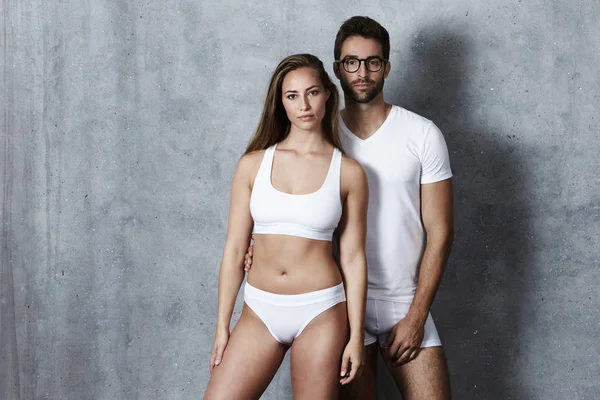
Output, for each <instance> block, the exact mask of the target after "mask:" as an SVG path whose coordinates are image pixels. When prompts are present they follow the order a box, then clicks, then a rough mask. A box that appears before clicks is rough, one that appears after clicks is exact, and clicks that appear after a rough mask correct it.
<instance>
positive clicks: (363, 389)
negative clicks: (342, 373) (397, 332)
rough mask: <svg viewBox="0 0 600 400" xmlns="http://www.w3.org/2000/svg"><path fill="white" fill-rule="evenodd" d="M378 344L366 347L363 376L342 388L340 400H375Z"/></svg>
mask: <svg viewBox="0 0 600 400" xmlns="http://www.w3.org/2000/svg"><path fill="white" fill-rule="evenodd" d="M376 378H377V343H373V344H370V345H368V346H365V365H364V367H363V371H362V374H361V375H360V376H359V377H358V378H355V379H354V381H352V382H350V383H349V384H347V385H344V386H342V388H341V390H340V400H375V398H376V393H375V392H376V389H377V384H376V383H377V379H376Z"/></svg>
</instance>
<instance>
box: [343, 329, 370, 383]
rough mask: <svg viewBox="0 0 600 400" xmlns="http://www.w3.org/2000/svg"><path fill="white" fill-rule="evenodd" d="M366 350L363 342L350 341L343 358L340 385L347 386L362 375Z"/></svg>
mask: <svg viewBox="0 0 600 400" xmlns="http://www.w3.org/2000/svg"><path fill="white" fill-rule="evenodd" d="M364 355H365V348H364V344H363V341H362V340H357V339H350V341H349V342H348V344H347V345H346V348H345V349H344V355H343V356H342V369H341V372H340V376H341V379H340V383H341V384H342V385H346V384H348V383H350V382H352V380H354V378H356V377H358V376H359V375H360V374H361V373H362V369H363V363H364Z"/></svg>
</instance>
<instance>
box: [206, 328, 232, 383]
mask: <svg viewBox="0 0 600 400" xmlns="http://www.w3.org/2000/svg"><path fill="white" fill-rule="evenodd" d="M228 341H229V330H227V329H221V330H219V329H218V330H217V333H216V334H215V342H214V344H213V348H212V353H211V355H210V373H211V374H212V372H213V370H214V369H215V367H216V366H218V365H219V364H221V361H222V360H223V352H224V351H225V347H227V342H228Z"/></svg>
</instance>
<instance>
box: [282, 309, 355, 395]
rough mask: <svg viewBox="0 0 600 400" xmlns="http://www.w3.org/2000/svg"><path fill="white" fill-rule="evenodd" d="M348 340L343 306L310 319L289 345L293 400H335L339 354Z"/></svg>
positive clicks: (338, 375) (337, 390)
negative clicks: (290, 345)
mask: <svg viewBox="0 0 600 400" xmlns="http://www.w3.org/2000/svg"><path fill="white" fill-rule="evenodd" d="M347 338H348V316H347V312H346V302H342V303H338V304H336V305H335V306H333V307H331V308H329V309H327V310H326V311H324V312H323V313H321V314H320V315H318V316H317V317H315V319H313V320H312V321H311V322H310V323H309V324H308V326H307V327H306V328H305V329H304V331H303V332H302V333H301V334H300V336H298V337H297V338H296V339H294V342H293V343H292V357H291V370H292V388H293V391H294V400H304V399H323V400H326V399H331V400H334V399H335V400H337V398H338V392H339V386H340V383H339V382H340V368H341V366H342V353H343V351H344V347H345V346H346V343H347Z"/></svg>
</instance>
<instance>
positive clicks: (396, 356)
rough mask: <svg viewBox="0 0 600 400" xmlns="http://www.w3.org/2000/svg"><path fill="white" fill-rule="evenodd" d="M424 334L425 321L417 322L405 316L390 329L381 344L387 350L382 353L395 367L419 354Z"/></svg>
mask: <svg viewBox="0 0 600 400" xmlns="http://www.w3.org/2000/svg"><path fill="white" fill-rule="evenodd" d="M424 336H425V323H419V322H418V321H416V320H414V319H412V318H410V317H408V316H407V317H405V318H403V319H401V320H400V321H399V322H398V323H397V324H396V326H394V328H393V329H392V332H391V333H390V337H389V338H388V340H387V341H386V342H385V343H384V344H383V345H382V347H384V348H386V350H387V351H384V352H383V354H384V355H386V358H387V359H388V360H389V361H390V362H391V363H392V365H393V366H395V367H397V366H399V365H402V364H406V363H407V362H410V361H412V360H414V359H415V358H416V357H417V354H419V349H420V348H421V342H422V341H423V337H424Z"/></svg>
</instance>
